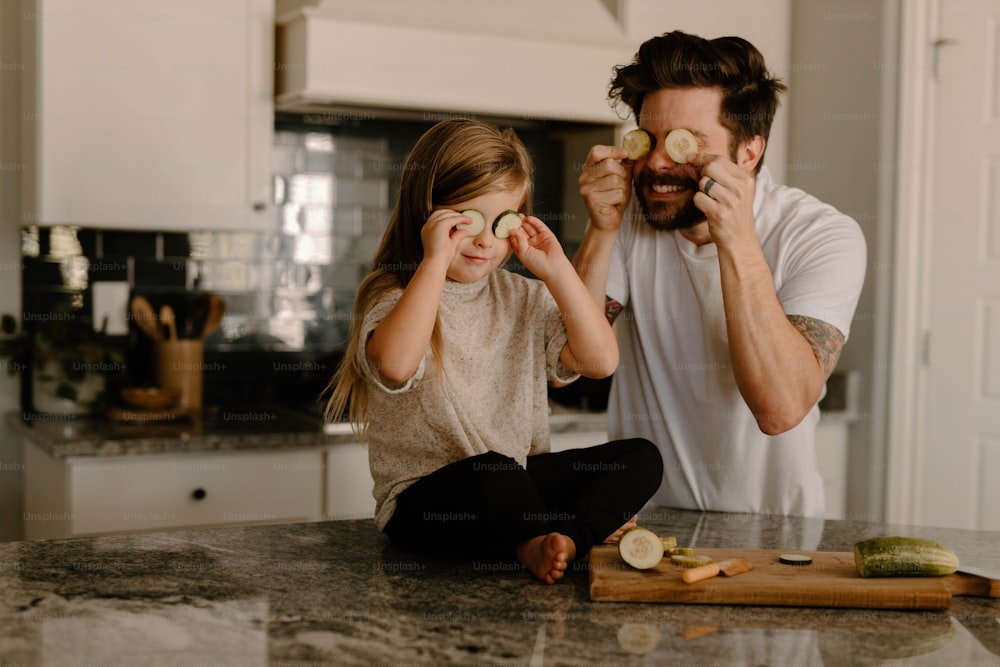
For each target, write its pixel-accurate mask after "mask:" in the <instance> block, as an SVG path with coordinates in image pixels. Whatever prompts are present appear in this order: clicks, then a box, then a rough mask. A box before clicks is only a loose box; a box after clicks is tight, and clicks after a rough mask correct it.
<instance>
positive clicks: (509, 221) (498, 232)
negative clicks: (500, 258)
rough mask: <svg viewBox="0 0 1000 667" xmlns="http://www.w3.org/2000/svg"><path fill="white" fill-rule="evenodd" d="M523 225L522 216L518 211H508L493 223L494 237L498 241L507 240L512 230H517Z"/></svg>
mask: <svg viewBox="0 0 1000 667" xmlns="http://www.w3.org/2000/svg"><path fill="white" fill-rule="evenodd" d="M522 224H524V223H523V221H522V220H521V214H520V213H518V212H517V211H513V210H510V209H508V210H506V211H504V212H503V213H501V214H500V215H498V216H497V219H496V220H494V221H493V236H495V237H497V238H498V239H505V238H507V237H508V236H510V230H512V229H517V228H518V227H520V226H521V225H522Z"/></svg>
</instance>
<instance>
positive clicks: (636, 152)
mask: <svg viewBox="0 0 1000 667" xmlns="http://www.w3.org/2000/svg"><path fill="white" fill-rule="evenodd" d="M651 145H652V144H651V142H650V140H649V133H648V132H646V130H630V131H629V132H626V133H625V136H624V137H622V148H624V149H625V150H627V151H628V159H629V160H638V159H639V158H641V157H642V156H643V155H645V154H646V153H648V152H649V148H650V146H651Z"/></svg>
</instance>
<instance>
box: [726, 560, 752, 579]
mask: <svg viewBox="0 0 1000 667" xmlns="http://www.w3.org/2000/svg"><path fill="white" fill-rule="evenodd" d="M752 569H753V565H751V564H750V561H748V560H747V559H746V558H743V557H742V556H741V557H739V558H730V559H729V560H724V561H722V562H721V563H719V570H720V571H721V572H722V574H723V575H725V576H727V577H735V576H736V575H737V574H743V573H744V572H749V571H750V570H752Z"/></svg>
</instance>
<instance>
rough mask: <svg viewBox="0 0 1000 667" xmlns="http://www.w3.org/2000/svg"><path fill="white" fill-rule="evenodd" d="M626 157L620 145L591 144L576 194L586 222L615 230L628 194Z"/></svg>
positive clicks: (628, 183)
mask: <svg viewBox="0 0 1000 667" xmlns="http://www.w3.org/2000/svg"><path fill="white" fill-rule="evenodd" d="M627 157H628V152H627V151H626V150H625V149H624V148H622V147H621V146H594V147H593V148H591V149H590V152H589V153H588V154H587V160H586V161H585V162H584V163H583V173H581V174H580V179H579V182H580V196H581V197H583V201H584V203H585V204H586V205H587V212H588V213H589V215H590V224H591V225H593V226H594V227H596V228H597V229H600V230H603V231H618V228H619V227H620V226H621V224H622V214H623V212H624V211H625V207H626V206H627V205H628V202H629V199H630V198H631V196H632V170H631V166H632V163H631V162H630V161H628V160H627ZM623 160H624V162H623Z"/></svg>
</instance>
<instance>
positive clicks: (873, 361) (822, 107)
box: [786, 0, 896, 520]
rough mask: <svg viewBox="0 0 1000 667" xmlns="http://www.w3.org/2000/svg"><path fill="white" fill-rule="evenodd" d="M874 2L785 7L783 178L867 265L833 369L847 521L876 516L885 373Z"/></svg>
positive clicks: (883, 123) (883, 181) (881, 21)
mask: <svg viewBox="0 0 1000 667" xmlns="http://www.w3.org/2000/svg"><path fill="white" fill-rule="evenodd" d="M890 7H891V4H890V3H886V2H883V0H796V1H795V2H793V3H792V13H791V45H790V46H791V71H790V73H789V84H790V90H789V94H788V106H789V112H790V114H789V116H790V119H791V123H790V126H789V137H788V141H789V150H788V165H787V179H786V182H787V183H789V184H790V185H794V186H797V187H800V188H802V189H803V190H806V191H807V192H809V193H811V194H813V195H815V196H817V197H819V198H820V199H822V200H824V201H827V202H829V203H831V204H833V205H834V206H836V207H837V208H839V209H841V210H842V211H844V212H846V213H848V214H850V215H852V216H853V217H854V218H855V219H856V220H857V221H858V223H859V224H860V225H861V228H862V231H863V232H864V235H865V238H866V240H867V242H868V270H867V274H866V278H865V287H864V290H863V291H862V294H861V299H860V302H859V303H858V307H857V311H856V313H855V318H854V322H853V323H852V325H851V332H850V339H849V340H848V342H847V345H846V346H845V348H844V352H843V355H842V357H841V360H840V364H839V366H838V369H839V370H855V371H858V372H860V373H861V382H860V388H861V392H860V396H859V397H858V398H859V415H858V416H859V421H858V422H856V423H855V424H852V426H851V428H850V450H849V461H848V479H849V480H850V483H849V487H848V494H847V497H848V506H847V513H848V516H849V517H851V518H857V519H871V520H878V519H881V491H882V467H881V466H880V465H879V464H878V461H879V460H881V442H882V438H881V437H880V435H879V428H880V419H881V417H880V416H879V414H878V412H879V411H878V410H877V409H876V408H875V407H874V406H875V404H876V402H877V401H878V400H879V396H878V391H879V387H881V385H882V382H883V381H884V380H885V373H886V371H887V369H886V368H885V363H884V360H879V359H877V356H878V355H877V352H876V349H877V338H878V334H879V329H880V327H887V325H888V322H887V321H886V320H887V318H888V317H889V315H890V314H889V312H888V311H887V310H882V309H881V308H882V307H881V305H880V302H879V299H878V294H879V290H880V289H882V288H883V287H884V286H885V283H886V281H888V280H889V278H890V276H889V275H888V273H889V272H888V270H887V269H886V264H885V262H884V261H883V260H882V259H880V257H881V256H882V255H883V254H884V253H885V252H886V251H887V250H888V248H887V247H886V246H887V244H885V243H884V242H883V243H880V239H882V238H884V237H885V236H886V234H885V232H884V230H887V229H891V225H892V220H891V219H880V218H881V217H882V215H883V213H882V211H881V210H880V204H881V199H880V193H881V192H883V191H884V190H885V189H886V188H891V187H892V181H893V179H892V176H893V171H894V170H893V169H892V168H891V166H890V164H889V163H887V162H885V160H884V158H882V157H881V152H880V151H881V150H882V146H883V142H884V140H885V139H886V136H885V135H886V134H887V132H886V130H887V128H888V130H889V132H888V134H891V128H892V126H893V123H892V117H891V114H892V110H891V109H889V108H884V105H885V103H886V100H885V99H884V97H883V86H884V85H885V83H886V81H884V80H888V81H889V84H890V85H891V82H892V81H894V80H895V74H894V72H895V71H896V68H895V67H894V66H892V64H891V63H890V62H887V61H886V58H885V56H884V55H883V45H884V43H885V40H886V38H887V37H886V34H887V33H886V29H887V28H889V29H890V30H891V29H893V28H894V20H893V17H892V15H891V14H887V10H888V9H889V8H890Z"/></svg>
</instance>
